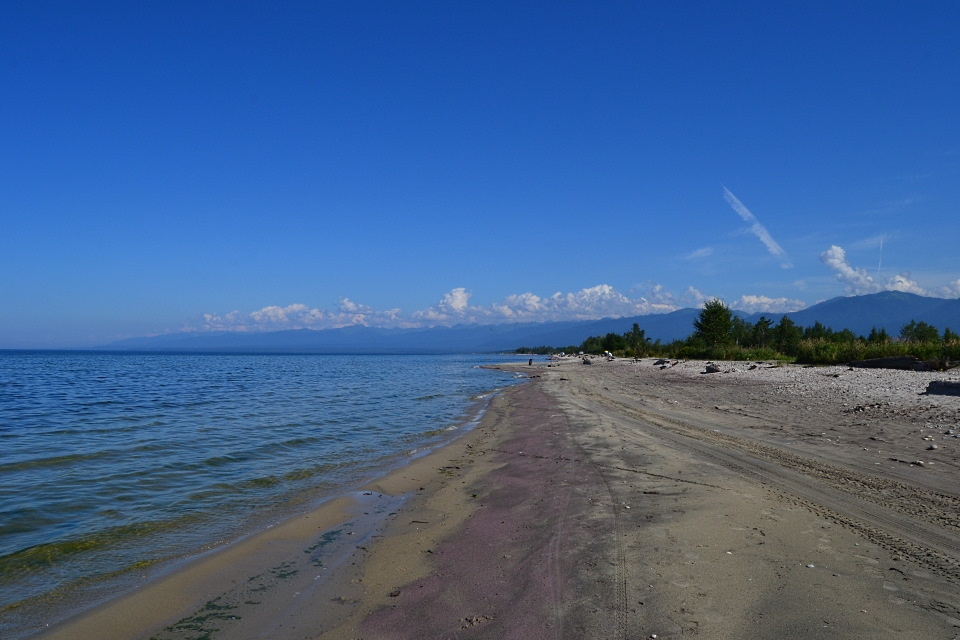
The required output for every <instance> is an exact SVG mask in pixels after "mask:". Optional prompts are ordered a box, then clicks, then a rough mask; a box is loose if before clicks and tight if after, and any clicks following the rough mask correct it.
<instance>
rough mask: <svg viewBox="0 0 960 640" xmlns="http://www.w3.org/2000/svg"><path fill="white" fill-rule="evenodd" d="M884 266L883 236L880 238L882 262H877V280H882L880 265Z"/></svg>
mask: <svg viewBox="0 0 960 640" xmlns="http://www.w3.org/2000/svg"><path fill="white" fill-rule="evenodd" d="M882 264H883V236H880V261H879V262H877V280H879V279H880V265H882Z"/></svg>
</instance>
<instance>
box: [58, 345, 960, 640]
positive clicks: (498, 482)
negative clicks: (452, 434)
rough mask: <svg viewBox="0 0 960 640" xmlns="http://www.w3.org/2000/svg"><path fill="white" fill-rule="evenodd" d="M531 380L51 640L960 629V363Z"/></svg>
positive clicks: (615, 370) (616, 369)
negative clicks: (313, 506)
mask: <svg viewBox="0 0 960 640" xmlns="http://www.w3.org/2000/svg"><path fill="white" fill-rule="evenodd" d="M751 366H753V367H754V368H751ZM521 368H522V369H524V370H526V371H527V372H528V373H530V374H531V375H532V376H535V377H534V378H533V380H532V381H531V382H530V383H529V384H525V385H522V386H520V387H516V388H514V389H511V390H509V391H507V392H505V393H504V394H502V395H501V396H498V397H497V398H496V399H494V401H493V402H492V404H491V406H490V408H489V410H488V411H487V414H486V416H485V417H484V419H483V421H482V423H481V424H480V426H478V427H477V428H476V429H474V430H473V431H471V432H470V433H468V434H466V435H465V436H463V437H461V438H460V439H458V440H457V441H455V442H454V443H453V444H451V445H449V446H447V447H444V448H443V449H440V450H438V451H436V452H434V453H433V454H431V455H430V456H427V457H424V458H421V459H419V460H417V461H415V462H414V463H413V464H412V465H410V466H408V467H405V468H403V469H400V470H398V471H396V472H394V473H392V474H390V475H389V476H387V477H386V478H384V479H382V480H381V481H378V482H376V483H374V484H372V485H371V486H369V487H367V488H366V492H365V493H366V495H364V494H363V493H361V494H359V495H357V496H354V497H353V498H354V499H348V498H345V499H342V500H340V501H337V502H335V503H331V504H328V505H326V506H325V507H324V508H323V509H321V510H319V511H317V512H314V513H311V514H306V515H305V516H302V517H300V518H295V519H293V520H291V521H289V522H287V523H284V524H282V525H278V526H277V527H275V528H274V529H271V530H270V531H268V532H266V533H265V534H263V535H262V536H257V537H254V538H251V539H248V540H245V541H242V542H241V543H238V544H236V545H233V546H231V547H229V548H228V549H226V550H224V551H220V552H217V553H214V554H211V555H210V556H209V557H207V558H203V559H201V560H199V561H197V562H194V563H192V564H191V565H189V566H187V567H185V568H183V569H181V570H180V571H178V572H175V573H173V574H171V575H169V576H166V577H165V578H164V579H163V580H160V581H155V582H152V583H150V584H147V585H145V586H144V587H143V588H142V589H140V590H138V591H135V592H133V593H131V594H129V595H128V596H126V597H124V598H121V599H118V600H116V601H114V602H112V603H110V604H109V605H108V606H106V607H103V608H101V609H99V610H95V611H94V612H91V613H90V614H88V615H86V616H84V617H81V618H79V619H78V620H75V621H72V622H71V623H69V624H67V625H65V626H63V627H62V628H60V629H57V630H54V632H53V633H51V634H49V635H48V636H45V637H51V638H71V639H76V638H158V639H160V638H173V637H179V638H189V637H209V638H214V639H216V638H231V639H233V638H238V639H243V638H324V639H326V638H329V639H331V640H337V639H350V638H364V639H367V640H371V639H380V638H383V639H388V638H526V639H530V638H624V639H626V638H631V639H632V638H650V637H653V636H654V635H656V637H657V638H680V637H685V636H690V635H700V636H702V637H707V638H743V637H757V638H811V637H824V638H828V637H836V638H903V637H916V638H944V639H949V638H954V637H955V636H956V635H958V633H960V439H957V438H954V437H953V435H955V434H952V433H948V432H949V431H951V430H955V431H957V432H960V397H957V396H939V395H924V394H923V393H922V392H923V390H924V389H926V384H927V382H928V381H929V380H936V379H952V380H956V379H957V375H956V373H954V374H953V375H950V374H943V373H940V374H935V373H930V374H927V373H922V374H921V373H915V372H899V371H879V370H856V371H851V370H848V369H847V368H845V367H831V368H801V367H782V368H776V369H774V368H768V367H767V365H756V366H754V365H750V364H749V363H737V364H726V363H725V364H722V365H721V369H722V371H721V373H716V374H707V375H705V374H702V373H701V372H702V371H703V363H696V362H688V363H679V364H678V365H677V366H674V367H670V368H666V369H661V368H659V367H657V366H654V365H653V361H652V360H649V359H648V360H644V361H641V362H638V363H634V362H630V361H626V360H619V361H613V362H606V361H596V363H595V364H593V365H591V366H584V365H582V364H581V363H580V361H579V360H577V359H569V360H565V361H562V362H559V363H555V364H551V366H547V365H546V363H542V364H540V365H538V366H534V367H527V366H523V367H521ZM932 445H936V448H931V447H932ZM921 462H922V463H923V464H919V463H921ZM204 634H205V635H204Z"/></svg>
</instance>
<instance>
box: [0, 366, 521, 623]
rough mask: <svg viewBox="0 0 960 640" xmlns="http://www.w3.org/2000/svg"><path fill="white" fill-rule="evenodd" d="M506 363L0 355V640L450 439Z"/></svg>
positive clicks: (501, 378)
mask: <svg viewBox="0 0 960 640" xmlns="http://www.w3.org/2000/svg"><path fill="white" fill-rule="evenodd" d="M505 361H525V358H523V359H521V358H518V357H511V356H496V355H476V356H466V355H456V356H411V355H402V356H399V355H390V356H340V355H335V356H334V355H212V354H211V355H207V354H203V355H198V354H191V355H182V354H134V353H92V352H14V351H7V352H0V636H2V637H6V636H7V634H6V633H4V631H7V632H10V631H11V628H10V626H11V625H14V624H15V619H16V617H17V612H18V611H19V610H20V609H22V608H23V607H22V606H21V605H22V604H23V603H24V601H28V602H34V603H35V602H37V601H43V600H44V599H48V600H56V599H57V598H60V597H67V596H69V594H71V593H73V594H75V593H77V592H79V591H86V592H89V591H91V590H93V591H96V590H97V589H101V588H106V587H105V586H104V585H110V584H114V585H115V583H116V581H117V580H121V579H122V577H123V576H124V575H127V574H130V573H131V572H132V570H133V569H142V568H144V567H150V566H154V565H157V564H158V563H163V562H164V561H168V560H171V559H175V558H181V557H184V556H186V555H189V554H191V553H194V552H196V551H198V550H200V549H203V548H206V547H209V546H211V545H214V544H217V543H220V542H222V541H225V540H230V539H232V538H235V537H237V536H238V535H241V534H243V533H246V532H249V531H250V530H252V529H255V528H257V527H258V526H264V525H265V524H266V523H267V522H268V521H270V520H271V519H273V521H275V520H276V519H277V518H279V517H282V516H283V515H286V514H290V513H292V512H294V511H296V510H297V509H304V508H307V507H309V506H311V505H313V504H316V503H317V502H319V501H321V500H322V499H324V498H325V497H329V496H332V495H337V494H341V493H344V492H345V491H348V490H350V489H352V488H355V487H356V486H357V485H359V484H360V483H362V482H364V481H366V480H369V479H371V478H374V477H377V476H379V475H382V474H383V473H385V472H386V471H387V470H389V469H390V468H393V467H396V466H398V465H401V464H403V463H404V462H405V461H407V460H409V459H410V458H411V457H413V456H415V455H418V454H419V453H422V452H424V451H426V450H429V449H430V448H432V447H435V446H437V445H439V444H442V443H444V442H447V441H449V440H450V439H452V438H453V437H455V436H456V434H457V431H458V430H460V429H463V428H467V427H468V426H469V425H470V424H472V422H473V421H475V420H476V419H477V418H478V416H479V413H480V412H481V411H482V408H483V407H484V406H485V402H486V400H487V399H488V398H489V397H490V395H491V394H492V392H494V391H495V390H497V389H502V388H504V387H506V386H509V385H512V384H516V383H517V382H519V381H520V379H521V378H520V377H518V376H517V375H514V374H510V373H505V372H502V371H491V370H487V369H482V368H480V367H481V366H482V365H484V364H493V363H496V362H505ZM5 624H6V625H7V626H8V628H7V629H6V630H5V629H4V626H5Z"/></svg>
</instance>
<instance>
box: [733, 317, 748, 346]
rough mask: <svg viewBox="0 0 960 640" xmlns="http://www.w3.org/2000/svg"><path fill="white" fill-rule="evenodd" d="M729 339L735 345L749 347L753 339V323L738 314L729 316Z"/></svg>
mask: <svg viewBox="0 0 960 640" xmlns="http://www.w3.org/2000/svg"><path fill="white" fill-rule="evenodd" d="M730 339H731V340H733V343H734V344H736V345H739V346H741V347H749V346H750V345H751V341H752V340H753V325H752V324H750V323H749V322H747V321H746V320H744V319H743V318H741V317H740V316H733V317H732V318H730Z"/></svg>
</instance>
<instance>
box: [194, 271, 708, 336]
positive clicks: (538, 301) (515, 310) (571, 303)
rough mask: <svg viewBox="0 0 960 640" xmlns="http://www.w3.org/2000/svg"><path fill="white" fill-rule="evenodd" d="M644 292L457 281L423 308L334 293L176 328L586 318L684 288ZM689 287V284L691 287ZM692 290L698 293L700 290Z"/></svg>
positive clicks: (620, 312) (658, 302)
mask: <svg viewBox="0 0 960 640" xmlns="http://www.w3.org/2000/svg"><path fill="white" fill-rule="evenodd" d="M643 289H644V291H645V293H646V295H641V296H639V297H630V296H627V295H624V294H623V293H620V292H619V291H617V290H616V289H615V288H613V287H612V286H610V285H607V284H600V285H597V286H595V287H587V288H585V289H581V290H579V291H574V292H569V293H564V292H561V291H558V292H555V293H553V294H552V295H548V296H540V295H537V294H535V293H531V292H526V293H519V294H511V295H508V296H507V297H506V298H504V299H503V300H502V301H500V302H495V303H492V304H489V305H473V304H471V303H470V300H471V297H472V293H471V292H469V291H467V290H466V289H465V288H463V287H458V288H455V289H452V290H450V291H449V292H447V293H446V294H444V295H443V296H442V297H441V298H440V300H438V301H437V302H436V304H433V305H431V306H429V307H427V308H426V309H421V310H418V311H414V312H412V313H409V314H405V313H404V312H402V311H401V310H400V309H388V310H385V311H384V310H378V309H374V308H373V307H370V306H368V305H365V304H361V303H358V302H355V301H353V300H350V299H349V298H340V300H339V302H338V305H337V308H336V309H335V310H332V311H330V310H324V309H317V308H311V307H309V306H307V305H305V304H299V303H298V304H291V305H287V306H284V307H281V306H277V305H271V306H267V307H263V308H261V309H258V310H256V311H251V312H246V313H244V312H241V311H231V312H229V313H224V314H215V313H207V314H203V315H202V316H201V317H200V318H198V319H196V320H195V321H193V322H190V323H188V324H186V325H185V326H184V327H182V329H181V330H182V331H277V330H281V329H303V328H309V329H335V328H340V327H346V326H350V325H364V326H370V327H382V328H413V327H432V326H451V325H454V324H460V323H478V324H496V323H502V322H549V321H559V320H592V319H598V318H615V317H623V316H636V315H646V314H650V313H666V312H669V311H674V310H676V309H679V308H680V306H681V304H680V302H682V301H686V299H688V298H690V297H691V295H690V294H689V292H687V293H685V294H684V295H682V296H679V299H678V298H676V297H674V296H673V294H671V293H670V292H669V291H666V290H665V289H664V288H663V287H662V286H661V285H659V284H656V283H653V282H648V283H646V285H644V287H643ZM691 289H692V288H691ZM693 291H694V292H695V294H694V295H695V297H697V298H698V299H699V298H700V297H702V296H701V294H700V293H699V292H697V291H696V290H693Z"/></svg>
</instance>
